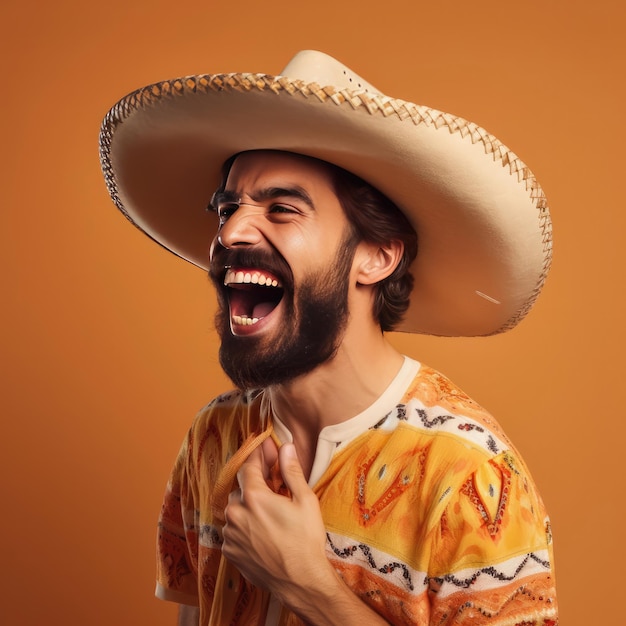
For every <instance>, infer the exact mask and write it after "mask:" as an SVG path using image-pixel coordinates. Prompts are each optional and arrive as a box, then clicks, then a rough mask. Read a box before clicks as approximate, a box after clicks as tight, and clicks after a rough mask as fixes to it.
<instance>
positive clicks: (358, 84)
mask: <svg viewBox="0 0 626 626" xmlns="http://www.w3.org/2000/svg"><path fill="white" fill-rule="evenodd" d="M281 75H282V76H286V77H288V78H292V79H296V78H297V79H300V80H303V81H304V82H305V83H317V84H318V85H319V86H320V87H327V86H329V85H332V86H333V87H338V88H340V89H352V90H363V91H367V92H370V93H374V94H379V95H382V94H381V92H380V91H379V90H378V89H376V87H374V86H373V85H371V84H370V83H368V82H367V81H366V80H365V79H363V78H362V77H361V76H359V75H358V74H357V73H355V72H353V71H352V70H351V69H350V68H349V67H346V66H345V65H343V64H342V63H340V62H339V61H337V59H334V58H333V57H331V56H330V55H328V54H324V53H323V52H319V51H317V50H301V51H300V52H298V53H297V54H296V55H295V56H294V57H293V59H291V61H289V63H288V64H287V66H286V67H285V69H284V70H283V71H282V72H281Z"/></svg>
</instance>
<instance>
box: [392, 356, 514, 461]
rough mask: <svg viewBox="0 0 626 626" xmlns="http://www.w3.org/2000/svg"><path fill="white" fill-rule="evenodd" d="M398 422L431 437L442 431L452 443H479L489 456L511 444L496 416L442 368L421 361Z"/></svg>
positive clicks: (398, 411)
mask: <svg viewBox="0 0 626 626" xmlns="http://www.w3.org/2000/svg"><path fill="white" fill-rule="evenodd" d="M389 417H392V418H393V417H395V418H396V419H397V420H398V421H399V422H401V423H402V422H403V423H404V424H406V425H407V426H410V427H412V428H414V429H417V430H418V431H419V432H420V433H422V434H423V435H425V436H427V437H428V438H430V437H439V436H440V435H443V436H444V437H443V439H445V440H446V441H447V442H448V444H449V445H452V446H454V445H455V442H456V445H460V446H463V447H468V446H469V447H477V448H479V449H481V450H482V452H483V453H484V454H485V455H486V456H494V455H498V454H501V453H502V452H504V451H506V450H509V449H510V448H512V445H511V442H510V441H509V439H508V437H507V436H506V434H505V433H504V431H503V429H502V427H501V426H500V424H499V423H498V422H497V420H496V419H495V418H494V417H493V416H492V415H491V414H490V413H489V411H487V410H486V409H485V408H483V407H482V406H481V405H480V404H479V403H478V402H476V401H475V400H473V399H472V398H471V397H470V396H468V395H467V394H466V393H465V392H464V391H463V390H462V389H461V388H460V387H458V386H457V385H456V384H455V383H453V382H452V381H451V380H450V379H449V378H447V377H446V376H444V375H443V374H441V373H440V372H438V371H436V370H434V369H432V368H431V367H428V366H426V365H421V366H420V369H419V371H418V373H417V375H416V376H415V378H414V379H413V381H412V382H411V384H410V385H409V387H408V388H407V390H406V392H405V394H404V397H403V398H402V401H401V403H400V404H399V405H398V406H397V407H396V415H395V416H393V415H392V416H388V418H389Z"/></svg>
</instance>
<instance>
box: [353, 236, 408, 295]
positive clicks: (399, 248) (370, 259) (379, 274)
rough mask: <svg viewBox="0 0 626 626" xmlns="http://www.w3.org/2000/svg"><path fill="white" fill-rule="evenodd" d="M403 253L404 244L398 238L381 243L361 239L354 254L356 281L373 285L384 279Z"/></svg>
mask: <svg viewBox="0 0 626 626" xmlns="http://www.w3.org/2000/svg"><path fill="white" fill-rule="evenodd" d="M403 253H404V244H403V243H402V242H401V241H399V240H398V239H394V240H392V241H390V242H389V243H387V244H383V245H380V244H375V243H368V242H365V241H362V242H361V243H360V244H359V246H358V249H357V252H356V255H355V260H356V261H357V275H356V281H357V283H358V284H359V285H373V284H375V283H378V282H380V281H381V280H384V279H385V278H387V276H390V275H391V274H392V273H393V271H394V270H395V269H396V267H397V266H398V263H399V262H400V259H401V258H402V254H403Z"/></svg>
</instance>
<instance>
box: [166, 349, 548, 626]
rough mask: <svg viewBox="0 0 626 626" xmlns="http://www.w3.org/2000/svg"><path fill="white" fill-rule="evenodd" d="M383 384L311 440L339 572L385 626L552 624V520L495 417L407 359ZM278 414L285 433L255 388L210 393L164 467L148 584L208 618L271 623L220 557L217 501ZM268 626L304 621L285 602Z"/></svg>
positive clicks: (257, 594) (262, 599) (261, 596)
mask: <svg viewBox="0 0 626 626" xmlns="http://www.w3.org/2000/svg"><path fill="white" fill-rule="evenodd" d="M409 373H410V376H407V375H408V374H409ZM399 382H400V386H401V391H400V392H398V384H399ZM391 388H392V389H391V391H393V393H390V392H386V393H385V394H383V396H382V397H381V398H380V399H379V401H377V402H376V403H375V405H373V407H370V409H368V410H367V411H366V412H364V413H363V414H361V415H359V416H355V417H354V418H352V419H350V420H347V421H346V422H345V423H344V424H343V425H337V427H330V429H329V431H330V432H327V433H325V432H324V431H322V434H321V435H320V445H319V446H318V448H319V450H318V456H317V457H316V460H315V463H314V467H313V474H314V475H312V483H313V484H312V485H311V486H312V487H313V489H314V491H315V493H316V494H317V496H318V498H319V500H320V508H321V511H322V517H323V519H324V524H325V527H326V530H327V546H326V551H327V556H328V558H329V560H330V561H331V562H332V564H333V566H334V567H335V569H336V570H337V571H338V572H339V573H340V574H341V576H342V578H343V580H344V581H345V582H346V584H347V585H348V586H349V587H350V588H351V589H352V590H353V591H354V592H355V593H356V594H357V595H358V596H359V597H360V598H361V599H362V600H363V601H364V602H366V603H367V604H369V605H370V606H371V607H372V608H373V609H374V610H376V611H377V612H378V613H380V615H381V616H383V617H384V618H385V619H386V620H387V621H388V622H389V623H390V624H394V625H395V624H407V625H408V624H412V625H424V626H426V625H428V626H434V625H444V624H445V625H452V624H454V625H455V626H456V625H461V624H468V625H469V624H471V625H480V624H485V625H487V624H488V625H490V626H496V625H498V626H505V625H515V624H520V625H521V624H524V626H530V625H539V624H541V625H543V626H552V625H555V624H557V623H558V617H557V604H556V595H555V587H554V576H553V571H552V543H551V536H550V524H549V521H548V518H547V516H546V512H545V509H544V506H543V503H542V501H541V498H540V497H539V495H538V493H537V490H536V488H535V486H534V484H533V482H532V479H531V477H530V475H529V473H528V471H527V469H526V467H525V465H524V463H523V461H522V460H521V458H520V457H519V455H518V454H517V452H516V451H515V449H514V448H513V447H512V445H511V444H510V442H509V441H508V439H507V438H506V436H505V435H504V433H503V432H502V430H501V429H500V427H499V426H498V424H497V423H496V422H495V420H494V419H493V418H492V417H491V416H490V415H489V414H488V413H487V412H486V411H485V410H484V409H482V408H481V407H480V406H478V405H477V404H476V403H475V402H473V401H472V400H471V399H470V398H469V397H468V396H467V395H465V394H464V393H463V392H462V391H461V390H460V389H458V388H457V387H456V386H454V385H453V384H452V383H451V382H450V381H449V380H448V379H446V378H445V377H444V376H442V375H441V374H439V373H438V372H435V371H434V370H432V369H430V368H428V367H426V366H424V365H421V366H420V365H419V364H417V363H416V362H414V361H411V360H410V359H407V360H406V362H405V367H404V368H403V370H401V373H400V374H399V376H398V377H397V379H396V381H394V383H392V386H391ZM385 404H386V405H387V406H385ZM274 425H275V427H276V431H277V433H278V434H279V436H280V437H282V438H283V439H284V438H285V436H288V435H286V434H285V432H284V427H283V426H282V424H281V423H280V421H279V420H278V419H277V418H276V417H275V416H273V415H272V412H271V407H269V406H268V402H267V401H266V397H265V396H264V394H263V393H262V392H261V393H254V394H241V393H240V392H231V393H230V394H226V395H224V396H220V397H219V398H217V399H216V400H214V401H213V402H212V403H211V404H209V405H208V406H207V407H206V408H205V409H204V410H203V411H201V412H200V414H199V415H198V416H197V418H196V420H195V421H194V424H193V426H192V428H191V430H190V431H189V434H188V437H187V439H186V440H185V442H184V443H183V446H182V448H181V452H180V455H179V457H178V460H177V462H176V464H175V467H174V470H173V472H172V476H171V479H170V482H169V484H168V488H167V492H166V495H165V500H164V504H163V510H162V513H161V518H160V521H159V540H158V560H157V572H158V573H157V595H159V597H162V598H164V599H169V600H174V601H177V602H181V603H185V604H191V605H194V604H195V605H199V606H200V613H201V617H200V624H201V625H202V626H205V625H209V624H210V625H211V626H215V625H220V626H221V625H222V624H242V625H244V624H245V625H246V626H249V625H251V624H258V625H259V626H261V625H263V624H265V620H266V616H267V613H268V606H269V605H270V598H269V597H268V595H267V594H265V593H263V592H261V591H260V590H258V589H256V588H254V587H253V586H252V585H250V584H249V583H248V582H247V581H245V579H243V578H242V577H240V576H239V575H238V573H237V572H236V570H234V568H233V567H232V565H230V564H227V563H226V562H225V561H224V560H223V559H221V552H220V545H221V515H220V511H219V508H220V506H219V505H218V506H216V496H217V500H221V501H222V502H223V501H224V495H225V494H227V492H228V491H230V489H231V488H232V483H231V476H234V473H235V472H236V469H237V468H236V467H234V468H233V467H232V465H233V461H234V462H235V465H236V464H237V460H236V458H235V459H233V455H234V454H235V453H236V451H237V450H238V449H240V448H241V446H242V444H244V442H245V441H246V439H248V437H250V436H251V435H255V434H259V433H262V432H263V431H265V432H266V433H269V431H268V428H271V427H273V426H274ZM325 430H326V429H325ZM257 441H258V440H257ZM252 445H255V443H254V442H253V443H252ZM326 457H327V458H326ZM229 460H230V464H229ZM315 474H317V475H315ZM225 477H226V479H225ZM216 484H217V485H218V488H217V489H216ZM278 484H280V481H277V485H278ZM216 491H220V492H224V493H221V494H216ZM211 504H213V507H212V506H211ZM270 612H272V611H271V609H270ZM278 623H280V624H281V626H284V625H296V624H301V622H300V621H299V620H298V618H296V617H295V616H294V615H292V614H290V612H289V611H287V610H283V611H282V614H281V616H280V618H279V622H278Z"/></svg>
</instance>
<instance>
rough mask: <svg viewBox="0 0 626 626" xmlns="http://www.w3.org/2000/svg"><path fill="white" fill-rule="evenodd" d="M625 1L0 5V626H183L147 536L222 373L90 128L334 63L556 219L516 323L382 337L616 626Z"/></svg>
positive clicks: (584, 611) (581, 621)
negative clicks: (539, 519) (151, 104)
mask: <svg viewBox="0 0 626 626" xmlns="http://www.w3.org/2000/svg"><path fill="white" fill-rule="evenodd" d="M620 5H621V3H620V2H618V1H617V0H615V1H614V2H611V1H609V0H605V1H599V2H598V1H596V2H593V3H592V2H584V3H581V2H578V1H575V0H574V1H572V0H570V1H569V2H566V1H565V0H563V1H560V2H559V1H557V0H541V1H537V0H526V1H525V2H502V0H488V1H482V0H478V1H476V2H469V1H467V0H462V1H461V0H450V1H448V2H442V3H439V4H436V3H430V4H428V5H425V4H423V3H421V2H419V1H418V0H397V1H396V2H391V3H374V2H369V3H367V2H365V3H364V2H363V1H362V0H360V1H357V0H344V1H342V2H338V1H337V0H317V1H316V2H314V3H308V4H307V3H299V2H295V1H294V0H289V1H287V0H266V1H265V2H258V1H252V0H241V1H239V2H222V3H219V4H216V3H214V2H210V1H205V2H185V1H182V0H180V1H178V2H176V3H174V2H165V1H163V0H151V1H149V2H148V1H147V0H146V1H144V2H132V1H129V0H111V1H110V2H106V3H102V4H95V3H90V2H84V1H81V2H79V1H78V0H57V1H56V2H49V3H45V2H43V1H41V2H39V3H34V2H29V1H28V0H21V1H19V2H18V1H15V0H4V3H3V4H2V9H0V10H1V12H2V15H0V17H1V21H0V23H1V24H2V30H3V33H2V37H1V38H0V46H2V51H1V52H2V54H1V57H0V63H1V64H2V68H1V70H2V74H1V75H2V77H3V85H2V116H1V117H0V124H1V127H0V141H1V148H0V159H1V161H0V166H1V168H0V176H1V177H2V185H1V189H0V194H1V198H0V202H1V210H0V220H1V224H2V226H1V234H2V239H3V241H2V245H1V247H0V255H1V263H2V296H3V298H2V300H3V301H2V306H1V308H0V315H1V319H2V330H3V335H4V336H3V338H2V356H3V359H2V386H3V389H2V401H3V402H2V404H3V406H2V418H1V419H2V432H1V434H0V462H1V463H2V483H1V487H0V488H1V494H0V495H1V498H2V506H1V514H0V532H1V538H2V549H1V550H0V572H1V573H0V577H1V580H0V596H1V600H0V623H2V624H6V625H7V626H14V625H19V626H22V625H23V626H31V625H33V626H34V625H36V624H37V625H39V624H64V625H79V624H80V625H82V624H90V625H93V626H100V625H103V626H104V625H107V626H110V625H111V624H116V625H121V626H126V625H128V626H130V625H135V624H150V625H151V626H159V625H161V624H162V625H166V624H169V625H171V624H173V623H174V607H173V606H171V605H168V604H166V603H162V602H159V601H157V600H155V599H154V598H153V595H152V594H153V546H154V526H155V519H156V516H157V514H158V510H159V505H160V500H161V495H162V493H163V489H164V485H165V481H166V478H167V475H168V472H169V470H170V466H171V463H172V461H173V458H174V456H175V454H176V451H177V449H178V445H179V442H180V441H181V439H182V437H183V436H184V433H185V431H186V429H187V426H188V424H189V422H190V420H191V419H192V417H193V415H194V413H195V411H196V410H197V409H198V408H199V407H200V406H202V405H203V404H204V403H205V402H206V401H207V400H208V399H210V398H211V397H212V396H213V395H215V394H216V393H218V392H219V391H221V390H224V388H225V387H226V386H227V385H228V382H227V381H226V380H225V378H224V376H223V375H222V374H221V373H220V372H219V368H218V366H217V358H216V338H215V334H214V332H213V330H212V315H213V309H214V303H213V296H212V294H211V288H210V287H209V285H208V283H207V280H206V278H205V276H204V275H203V274H202V273H201V272H199V271H198V270H195V269H193V268H192V267H191V266H188V265H187V264H185V263H183V262H180V261H178V260H176V259H175V258H174V257H173V256H171V255H169V254H167V253H166V252H164V251H163V250H161V249H160V248H159V247H158V246H155V245H154V244H153V243H151V242H150V241H149V240H148V239H147V238H146V237H144V236H142V235H141V234H140V233H139V232H138V231H136V230H135V229H133V228H131V227H130V226H129V225H128V224H127V223H126V222H125V220H124V219H123V218H122V216H121V215H120V214H118V212H117V211H116V210H115V208H114V207H113V205H112V204H111V202H110V201H109V199H108V196H107V193H106V191H105V187H104V184H103V181H102V179H101V174H100V170H99V164H98V159H97V136H98V129H99V124H100V121H101V118H102V117H103V115H104V114H105V113H106V111H107V109H108V108H109V106H111V105H112V104H113V103H114V101H115V100H116V99H117V98H119V97H121V96H122V95H124V94H126V93H127V92H129V91H131V90H132V89H134V88H136V87H139V86H142V85H144V84H147V83H149V82H152V81H156V80H159V79H163V78H170V77H173V76H178V75H182V74H188V73H202V72H222V71H267V72H269V73H278V72H280V70H281V69H282V68H283V66H284V65H285V64H286V62H287V61H288V60H289V58H290V57H291V55H292V54H293V53H294V52H295V51H297V50H298V49H303V48H317V49H322V50H324V51H326V52H329V53H330V54H332V55H334V56H336V57H338V58H339V59H341V60H342V61H343V62H345V63H346V64H347V65H349V66H351V67H352V68H353V69H354V70H355V71H357V72H358V73H361V74H362V75H364V77H365V78H367V79H368V80H369V81H370V82H372V83H373V84H374V85H376V86H378V87H379V88H380V89H381V90H382V91H383V92H387V93H390V94H392V95H394V96H397V97H402V98H405V99H408V100H411V101H415V102H419V103H422V104H428V105H430V106H433V107H436V108H439V109H443V110H445V111H449V112H451V113H456V114H458V115H462V116H463V117H466V118H469V119H471V120H473V121H476V122H478V123H479V124H481V125H482V126H484V127H486V128H487V129H488V130H489V131H491V132H493V133H494V134H496V135H497V136H498V137H499V138H500V139H502V140H503V141H504V142H505V143H506V144H508V145H510V146H512V147H513V149H514V150H515V152H517V153H518V154H519V155H520V156H521V157H522V158H523V159H524V160H525V161H526V162H527V163H528V164H529V165H530V166H531V168H532V169H533V170H534V171H535V173H536V174H537V176H538V178H539V180H540V181H541V182H542V184H543V186H544V188H545V190H546V192H547V194H548V198H549V200H550V202H551V207H552V213H553V218H554V225H555V261H554V266H553V270H552V273H551V275H550V277H549V280H548V282H547V285H546V288H545V291H544V293H543V294H542V296H541V298H540V299H539V302H538V304H537V306H536V308H535V309H534V311H533V312H532V313H531V315H530V316H529V318H528V319H527V320H526V321H525V322H524V323H523V324H522V325H521V326H520V327H519V328H518V329H516V330H514V331H513V332H511V333H508V334H506V335H503V336H500V337H494V338H488V339H471V340H458V339H456V340H455V339H450V340H448V339H446V340H443V339H434V338H427V337H407V336H393V337H392V340H393V342H394V344H396V345H398V346H399V347H400V348H401V349H402V350H403V351H404V352H406V353H407V354H409V355H411V356H413V357H415V358H417V359H420V360H423V361H424V362H426V363H428V364H430V365H432V366H434V367H436V368H438V369H441V370H442V371H444V372H445V373H447V374H448V375H449V376H451V377H452V378H453V379H454V380H455V381H456V382H457V383H458V384H460V385H461V386H462V387H463V388H465V389H466V390H467V391H468V392H469V393H470V394H471V395H472V396H474V397H475V398H476V399H477V400H478V401H480V402H481V403H483V404H484V405H485V406H487V407H488V408H489V409H490V410H491V411H492V412H493V413H494V414H495V415H496V416H497V417H498V419H499V420H500V421H501V422H502V424H503V425H504V426H505V428H506V429H507V431H508V432H509V434H510V435H511V437H512V438H513V440H514V441H515V442H516V443H517V445H518V447H519V448H520V449H521V451H522V453H523V454H524V456H525V458H526V460H527V462H528V463H529V465H530V467H531V469H532V471H533V474H534V476H535V479H536V481H537V482H538V484H539V487H540V489H541V492H542V494H543V497H544V499H545V501H546V503H547V506H548V508H549V510H550V512H551V516H552V518H553V527H554V535H555V539H556V557H557V577H558V587H559V593H560V602H561V607H562V618H563V624H567V625H568V626H582V625H589V624H617V623H623V622H622V621H621V620H622V619H623V612H622V610H621V606H620V605H621V604H622V603H623V600H622V599H621V593H620V592H621V585H620V581H621V576H622V574H623V568H622V567H621V566H622V563H623V562H624V552H625V551H624V543H623V530H624V522H623V519H620V514H623V513H622V511H623V505H622V502H621V500H622V499H623V497H624V486H623V478H624V465H623V462H622V458H621V457H622V455H623V454H624V451H623V450H622V449H621V447H622V446H623V445H624V441H623V438H624V436H625V434H626V433H625V427H624V408H623V400H622V397H623V392H624V391H623V389H624V382H623V372H624V365H623V363H624V355H623V349H624V326H625V324H624V320H625V317H626V316H625V313H626V312H625V310H624V308H625V307H624V302H625V299H624V295H623V290H624V267H625V260H626V256H625V255H626V244H625V242H624V233H625V232H626V218H625V210H624V207H625V206H626V203H625V197H624V195H625V194H624V189H625V186H624V182H623V179H624V172H623V169H624V156H623V145H624V130H623V121H622V117H623V111H624V87H623V81H624V75H625V72H624V69H625V68H624V58H625V44H624V43H623V42H624V32H625V31H624V27H625V25H626V24H625V20H624V15H623V14H622V12H623V9H621V8H620Z"/></svg>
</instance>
